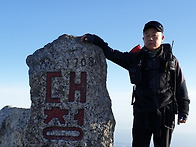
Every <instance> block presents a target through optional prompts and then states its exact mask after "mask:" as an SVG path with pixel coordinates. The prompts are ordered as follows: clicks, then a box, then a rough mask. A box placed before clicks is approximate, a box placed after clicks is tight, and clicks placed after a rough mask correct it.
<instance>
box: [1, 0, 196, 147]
mask: <svg viewBox="0 0 196 147" xmlns="http://www.w3.org/2000/svg"><path fill="white" fill-rule="evenodd" d="M195 18H196V1H195V0H187V1H183V0H168V1H166V0H165V1H160V0H149V1H146V0H143V1H141V0H137V1H131V0H99V1H92V0H69V1H68V0H53V1H52V0H32V1H30V0H6V1H3V0H2V1H0V53H1V54H0V55H1V57H0V65H1V72H0V100H1V103H0V109H1V108H3V107H4V106H6V105H12V106H17V107H26V108H28V107H30V105H31V101H30V95H29V89H30V88H29V84H28V67H27V65H26V61H25V60H26V57H27V56H28V55H30V54H32V53H34V51H36V50H37V49H39V48H42V47H43V46H44V45H46V44H47V43H50V42H52V41H53V40H55V39H57V38H58V36H60V35H62V34H70V35H75V36H82V35H83V34H85V33H93V34H97V35H99V36H100V37H102V38H103V39H104V40H105V41H106V42H108V43H109V45H110V46H111V47H112V48H115V49H118V50H120V51H129V50H131V48H133V47H134V46H136V45H137V44H141V45H142V46H143V41H142V29H143V26H144V24H145V23H146V22H148V21H150V20H158V21H160V22H161V23H162V24H163V26H164V29H165V30H164V35H165V41H164V42H169V43H171V42H172V40H175V43H174V49H173V52H174V54H175V56H176V57H177V58H178V60H179V62H180V65H181V67H182V70H183V73H184V75H185V79H186V82H187V86H188V90H189V96H190V99H191V105H190V116H189V120H188V122H187V124H183V125H180V126H177V127H176V130H175V133H174V139H173V142H172V144H174V145H173V146H176V145H177V143H178V144H181V145H182V146H183V144H186V145H187V144H190V145H189V147H191V146H194V143H196V140H194V139H193V136H194V135H196V133H195V132H196V118H195V117H194V116H195V114H194V112H196V108H195V107H194V106H195V105H196V100H195V99H194V98H195V96H196V91H195V90H196V78H195V75H196V69H195V65H194V64H195V63H196V57H195V56H196V49H195V43H196V37H195V35H196V29H195V27H196V19H195ZM107 63H108V78H107V87H108V91H109V94H110V97H111V99H112V109H113V112H114V115H115V119H116V121H117V125H116V132H115V141H116V142H124V143H130V142H131V128H132V106H131V105H130V103H131V102H130V101H131V92H132V85H131V84H130V82H129V76H128V72H127V71H126V70H124V69H123V68H121V67H119V66H117V65H115V64H113V63H112V62H110V61H107Z"/></svg>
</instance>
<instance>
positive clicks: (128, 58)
mask: <svg viewBox="0 0 196 147" xmlns="http://www.w3.org/2000/svg"><path fill="white" fill-rule="evenodd" d="M101 48H102V50H103V52H104V55H105V57H106V58H107V59H108V60H110V61H112V62H114V63H116V64H118V65H119V66H121V67H123V68H125V69H127V70H128V69H129V66H130V64H131V63H132V62H133V60H134V58H135V55H134V53H130V52H120V51H118V50H114V49H112V48H110V47H109V46H108V45H107V44H106V45H104V46H101Z"/></svg>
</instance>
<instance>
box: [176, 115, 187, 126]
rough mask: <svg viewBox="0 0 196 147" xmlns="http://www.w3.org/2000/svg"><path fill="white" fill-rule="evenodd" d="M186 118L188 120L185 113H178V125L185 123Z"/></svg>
mask: <svg viewBox="0 0 196 147" xmlns="http://www.w3.org/2000/svg"><path fill="white" fill-rule="evenodd" d="M187 118H188V115H187V114H186V113H179V114H178V125H179V124H180V123H186V120H187Z"/></svg>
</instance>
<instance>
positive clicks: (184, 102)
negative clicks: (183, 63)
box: [176, 60, 190, 114]
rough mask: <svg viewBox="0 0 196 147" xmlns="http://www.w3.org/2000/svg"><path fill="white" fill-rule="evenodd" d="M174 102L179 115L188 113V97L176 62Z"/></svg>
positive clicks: (180, 70)
mask: <svg viewBox="0 0 196 147" xmlns="http://www.w3.org/2000/svg"><path fill="white" fill-rule="evenodd" d="M176 64H177V66H176V100H177V104H178V112H179V113H186V114H188V113H189V103H190V100H189V97H188V91H187V87H186V82H185V79H184V76H183V73H182V69H181V67H180V65H179V62H178V61H177V60H176Z"/></svg>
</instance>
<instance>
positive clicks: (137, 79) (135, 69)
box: [129, 43, 177, 113]
mask: <svg viewBox="0 0 196 147" xmlns="http://www.w3.org/2000/svg"><path fill="white" fill-rule="evenodd" d="M162 46H163V50H164V59H165V60H166V63H165V72H166V73H167V74H166V75H167V76H171V81H170V84H171V87H172V91H174V96H173V101H174V108H173V109H174V111H175V113H177V102H176V95H175V94H176V58H175V57H174V55H173V53H172V46H171V45H170V44H168V43H167V44H162ZM130 52H131V53H137V54H138V55H137V58H136V63H134V64H131V65H130V68H129V75H130V81H131V83H132V84H134V86H133V93H132V104H133V103H134V98H135V94H134V93H135V90H136V86H137V85H138V84H141V83H142V63H143V57H144V54H143V52H144V50H143V49H142V48H141V47H140V45H137V46H136V47H134V48H133V49H132V50H131V51H130Z"/></svg>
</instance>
